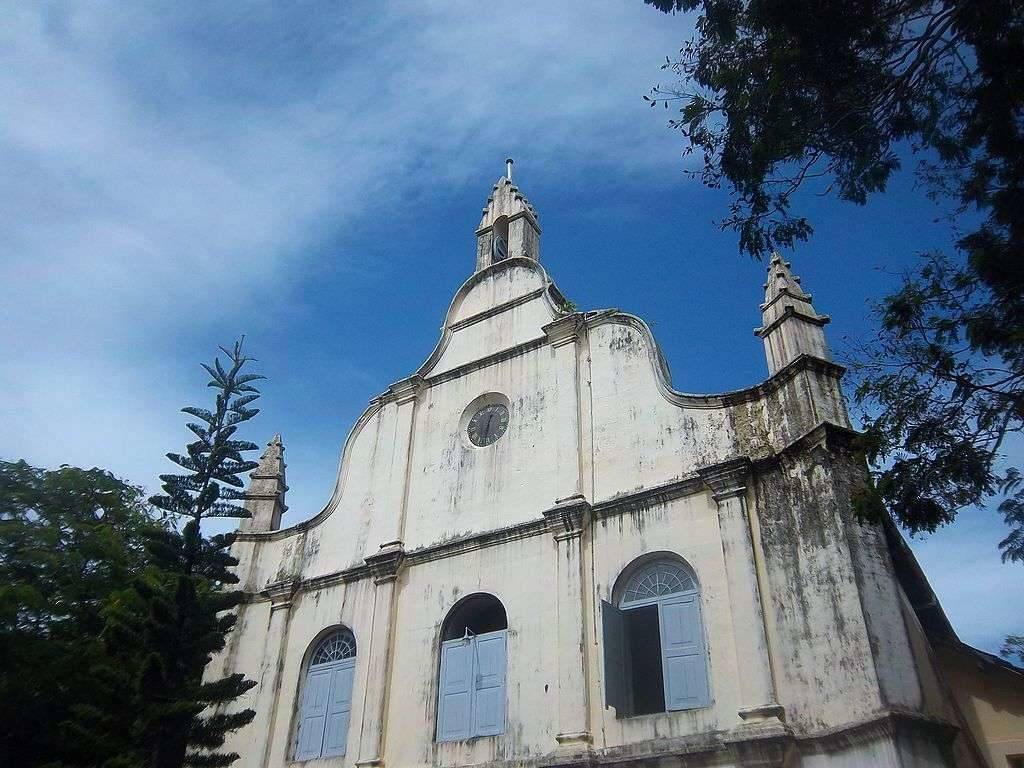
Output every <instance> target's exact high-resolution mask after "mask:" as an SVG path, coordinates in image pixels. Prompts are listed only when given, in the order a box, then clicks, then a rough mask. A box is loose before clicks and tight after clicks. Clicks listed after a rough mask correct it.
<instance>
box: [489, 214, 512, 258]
mask: <svg viewBox="0 0 1024 768" xmlns="http://www.w3.org/2000/svg"><path fill="white" fill-rule="evenodd" d="M507 258H508V216H499V217H498V218H497V219H496V220H495V222H494V226H493V227H491V262H492V263H493V262H496V261H504V260H505V259H507Z"/></svg>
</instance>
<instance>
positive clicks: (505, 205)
mask: <svg viewBox="0 0 1024 768" xmlns="http://www.w3.org/2000/svg"><path fill="white" fill-rule="evenodd" d="M505 166H506V169H507V170H506V172H505V175H504V176H502V177H501V178H500V179H498V181H497V183H495V185H494V187H492V189H491V196H490V197H488V198H487V205H486V206H485V207H484V210H483V216H482V217H481V219H480V225H479V226H478V227H477V229H476V271H477V272H479V271H480V270H481V269H485V268H486V267H489V266H491V264H494V263H495V262H497V261H503V260H504V259H508V258H512V257H515V256H525V257H526V258H528V259H533V260H534V261H540V224H539V223H537V211H535V210H534V208H533V206H532V205H530V201H529V200H527V199H526V198H525V197H524V196H523V193H522V192H520V191H519V187H517V186H516V185H515V184H513V183H512V158H508V159H507V160H506V161H505Z"/></svg>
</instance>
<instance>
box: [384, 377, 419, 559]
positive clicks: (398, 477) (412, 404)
mask: <svg viewBox="0 0 1024 768" xmlns="http://www.w3.org/2000/svg"><path fill="white" fill-rule="evenodd" d="M424 388H425V385H424V383H423V377H422V376H419V375H414V376H410V377H409V378H407V379H402V380H401V381H397V382H395V383H394V384H392V385H391V386H390V387H388V391H387V393H385V395H384V397H386V398H388V399H389V400H390V401H391V402H393V403H394V404H395V407H396V408H397V409H398V413H397V415H396V416H395V436H394V441H393V442H392V446H391V481H390V482H389V483H388V485H387V488H388V495H387V497H386V499H385V501H384V505H383V509H384V510H386V513H385V514H387V515H388V520H387V521H386V522H387V527H386V528H384V535H383V537H382V538H385V539H386V540H387V541H388V542H396V541H401V540H402V537H403V536H404V528H405V506H406V493H407V491H408V485H409V459H410V456H411V454H412V444H413V438H414V432H415V430H414V429H413V426H414V417H415V415H416V402H417V400H418V398H419V396H420V393H421V392H422V391H423V390H424ZM385 546H387V544H384V545H381V548H382V550H383V548H384V547H385ZM374 557H375V556H374Z"/></svg>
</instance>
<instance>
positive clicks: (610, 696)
mask: <svg viewBox="0 0 1024 768" xmlns="http://www.w3.org/2000/svg"><path fill="white" fill-rule="evenodd" d="M601 625H602V627H603V628H604V701H605V705H606V706H609V707H615V711H616V712H617V713H618V714H620V715H625V714H628V712H627V709H628V704H629V697H628V691H627V689H626V631H625V621H624V619H623V616H622V611H620V610H619V609H618V608H616V607H615V606H614V605H612V604H611V603H608V602H605V601H604V600H602V601H601Z"/></svg>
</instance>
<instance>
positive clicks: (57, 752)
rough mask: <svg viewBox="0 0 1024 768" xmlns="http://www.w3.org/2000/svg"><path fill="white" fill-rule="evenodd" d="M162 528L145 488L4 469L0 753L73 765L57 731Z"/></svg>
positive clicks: (94, 473)
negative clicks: (118, 598)
mask: <svg viewBox="0 0 1024 768" xmlns="http://www.w3.org/2000/svg"><path fill="white" fill-rule="evenodd" d="M163 529H164V523H163V521H162V520H161V519H160V518H157V517H156V516H154V515H153V513H152V510H151V508H150V507H149V506H148V505H147V504H146V503H145V501H144V496H143V492H142V489H141V488H137V487H135V486H132V485H129V484H127V483H125V482H124V481H122V480H119V479H117V478H116V477H114V476H113V475H111V474H110V473H109V472H105V471H103V470H100V469H89V470H85V469H78V468H77V467H67V466H65V467H61V468H60V469H56V470H45V469H38V468H36V467H32V466H29V465H28V464H26V463H25V462H24V461H18V462H7V461H0V658H2V659H3V664H0V754H3V755H5V757H6V758H7V759H8V760H9V762H10V764H11V765H23V766H33V765H42V764H44V763H50V762H53V761H57V760H59V759H61V758H64V759H71V757H72V755H73V753H74V750H75V748H74V745H73V744H70V743H69V742H68V741H67V740H65V739H63V738H62V731H61V723H62V722H63V721H64V720H66V719H67V718H68V717H70V716H71V713H72V712H73V710H74V709H75V707H77V706H80V705H83V704H85V703H87V702H89V701H90V700H91V699H92V695H93V691H94V682H95V675H96V674H97V673H98V671H99V670H100V669H101V668H103V667H104V666H105V665H107V664H109V660H108V659H107V657H106V654H105V653H104V648H103V644H102V642H101V640H100V636H101V634H102V631H103V627H104V625H105V622H106V619H105V606H106V605H107V603H108V601H109V600H110V599H111V597H112V596H113V595H115V594H116V593H117V592H118V591H119V590H121V589H122V588H123V587H124V584H125V583H126V582H128V581H129V579H130V578H131V574H133V573H135V572H136V571H138V570H139V569H140V568H142V567H143V564H144V562H145V550H144V545H145V541H146V539H147V536H148V535H151V534H154V533H156V532H158V531H160V530H163Z"/></svg>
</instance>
